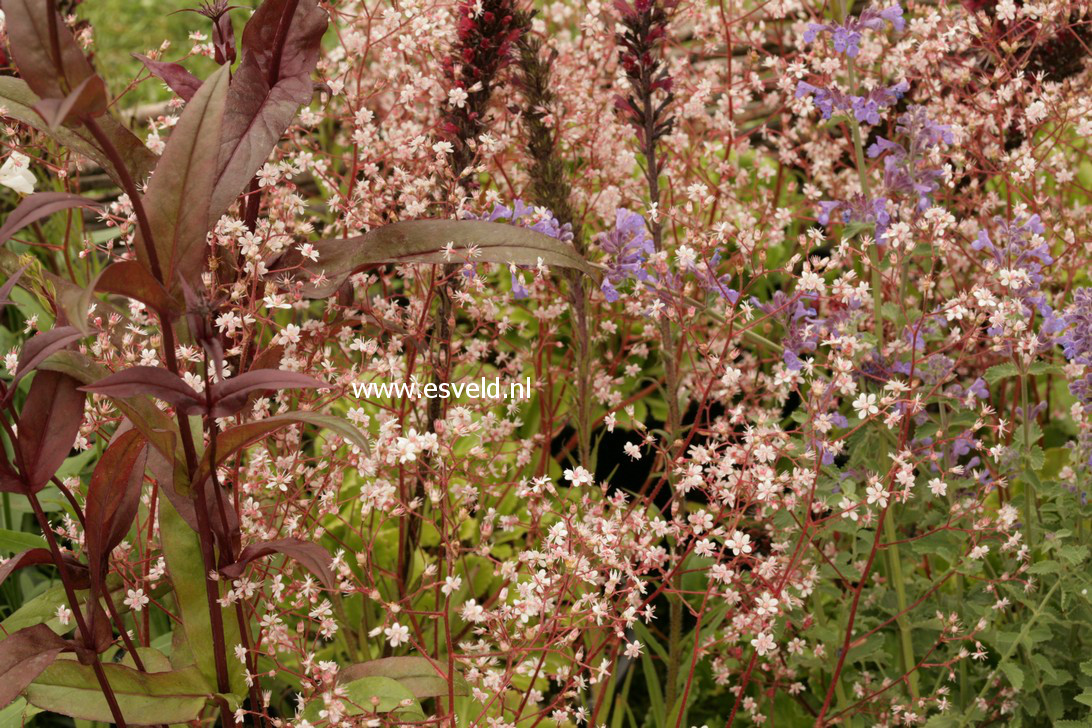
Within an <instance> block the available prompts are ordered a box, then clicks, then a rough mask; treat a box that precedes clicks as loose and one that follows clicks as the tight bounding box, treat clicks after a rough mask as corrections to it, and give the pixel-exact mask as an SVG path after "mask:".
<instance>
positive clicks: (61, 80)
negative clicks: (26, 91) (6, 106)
mask: <svg viewBox="0 0 1092 728" xmlns="http://www.w3.org/2000/svg"><path fill="white" fill-rule="evenodd" d="M0 5H2V6H3V9H4V21H5V23H6V24H7V30H8V37H9V38H11V39H13V40H14V41H16V42H13V43H12V44H11V54H12V57H13V58H14V59H15V65H16V66H17V67H18V68H19V75H20V76H21V77H22V78H23V79H25V80H26V82H27V84H28V85H29V86H30V88H31V89H32V90H33V91H34V93H36V94H37V95H39V96H41V97H43V98H52V99H63V98H64V97H66V96H68V94H69V92H70V91H73V90H74V89H76V88H77V87H78V86H79V85H80V84H81V83H83V82H84V81H86V80H87V79H88V78H90V77H92V76H94V75H95V69H93V68H92V67H91V63H90V62H89V61H88V60H87V57H86V56H84V54H83V51H82V50H81V49H80V46H79V44H78V43H76V39H75V37H73V35H72V32H71V31H70V30H69V29H68V27H67V26H66V25H65V24H64V20H63V19H62V18H61V15H60V13H58V12H57V8H56V3H55V2H53V0H3V1H2V3H0ZM103 92H104V95H103V97H102V100H101V105H102V108H103V109H105V108H106V97H105V87H104V88H103Z"/></svg>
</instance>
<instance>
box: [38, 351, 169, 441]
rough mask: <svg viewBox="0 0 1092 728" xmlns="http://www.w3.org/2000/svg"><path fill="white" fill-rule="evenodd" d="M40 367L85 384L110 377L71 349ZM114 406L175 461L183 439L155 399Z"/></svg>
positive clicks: (119, 401) (135, 399)
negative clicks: (180, 438) (179, 444)
mask: <svg viewBox="0 0 1092 728" xmlns="http://www.w3.org/2000/svg"><path fill="white" fill-rule="evenodd" d="M39 368H40V369H48V370H50V371H57V372H63V373H65V374H67V375H68V376H70V377H73V378H74V379H76V380H78V381H79V382H82V383H83V384H91V383H93V382H97V381H100V380H102V379H105V378H106V377H108V376H109V375H110V372H108V371H107V370H106V367H104V366H102V365H101V364H98V363H97V362H93V361H91V360H90V359H89V358H87V357H86V356H84V355H83V354H80V353H79V352H75V351H68V350H63V351H58V352H57V353H56V354H54V355H53V356H51V357H49V358H48V359H46V360H45V361H44V362H42V365H41V367H39ZM114 406H116V407H117V408H118V409H119V410H121V412H122V414H124V415H125V417H126V418H127V419H128V420H129V421H130V422H132V423H133V427H135V428H137V429H138V430H140V433H141V434H142V435H144V437H146V438H148V441H149V442H150V443H152V445H153V446H154V447H155V449H156V450H158V451H159V452H161V453H163V454H164V455H165V456H167V457H170V458H172V459H173V458H174V455H175V449H176V447H177V446H178V442H179V437H178V428H177V426H176V425H175V423H174V419H173V418H171V417H170V416H168V415H167V413H165V412H163V411H161V410H160V409H159V408H157V407H156V406H155V403H154V402H153V401H152V400H151V399H149V398H148V397H146V396H143V395H140V396H136V397H129V398H128V399H115V400H114Z"/></svg>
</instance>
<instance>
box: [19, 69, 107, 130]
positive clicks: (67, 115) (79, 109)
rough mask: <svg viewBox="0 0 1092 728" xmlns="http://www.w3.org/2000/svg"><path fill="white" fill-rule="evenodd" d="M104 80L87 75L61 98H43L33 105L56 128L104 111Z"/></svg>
mask: <svg viewBox="0 0 1092 728" xmlns="http://www.w3.org/2000/svg"><path fill="white" fill-rule="evenodd" d="M106 102H107V98H106V82H105V81H103V80H102V78H101V77H99V76H98V75H93V76H88V77H87V78H85V79H84V80H83V81H81V82H80V85H79V86H77V87H76V88H74V89H72V91H71V92H70V93H69V94H68V95H67V96H65V97H64V98H63V99H54V98H44V99H42V100H41V101H39V102H38V103H37V104H35V106H34V110H35V111H37V112H38V113H39V114H41V116H42V119H43V120H44V121H45V123H46V124H48V125H49V128H50V129H52V130H56V129H58V128H59V127H61V126H63V125H64V124H66V123H68V122H70V121H78V120H79V119H81V118H85V117H89V116H91V117H94V116H102V115H103V114H105V113H106Z"/></svg>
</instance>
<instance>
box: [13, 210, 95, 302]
mask: <svg viewBox="0 0 1092 728" xmlns="http://www.w3.org/2000/svg"><path fill="white" fill-rule="evenodd" d="M72 207H99V203H97V202H95V201H94V200H92V199H90V198H88V197H81V196H79V195H71V194H69V193H67V192H35V193H34V194H33V195H29V196H27V197H26V198H24V199H23V201H22V202H20V203H19V205H18V207H16V208H15V209H14V210H12V212H11V214H10V215H8V219H7V220H6V221H5V222H4V226H3V227H0V245H2V244H3V243H6V242H7V241H8V239H9V238H11V236H12V235H14V234H15V233H17V232H19V231H20V230H22V229H23V228H25V227H26V226H27V225H30V224H31V223H32V222H36V221H38V220H41V219H42V218H43V217H48V216H50V215H52V214H53V213H55V212H60V211H61V210H67V209H69V208H72ZM12 285H14V284H12ZM10 291H11V289H10V288H8V289H7V290H6V291H3V292H2V295H0V300H2V299H3V298H4V296H6V295H7V294H8V293H9V292H10Z"/></svg>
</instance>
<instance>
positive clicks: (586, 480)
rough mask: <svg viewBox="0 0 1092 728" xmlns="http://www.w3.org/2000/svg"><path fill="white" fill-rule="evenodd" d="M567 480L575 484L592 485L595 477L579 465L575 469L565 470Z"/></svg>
mask: <svg viewBox="0 0 1092 728" xmlns="http://www.w3.org/2000/svg"><path fill="white" fill-rule="evenodd" d="M565 480H567V481H569V482H570V483H572V484H573V485H591V484H592V483H594V482H595V477H594V476H593V475H592V474H591V473H589V472H588V471H587V470H585V469H584V468H582V467H580V466H579V465H578V466H576V468H574V469H571V470H569V469H567V470H566V471H565Z"/></svg>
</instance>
